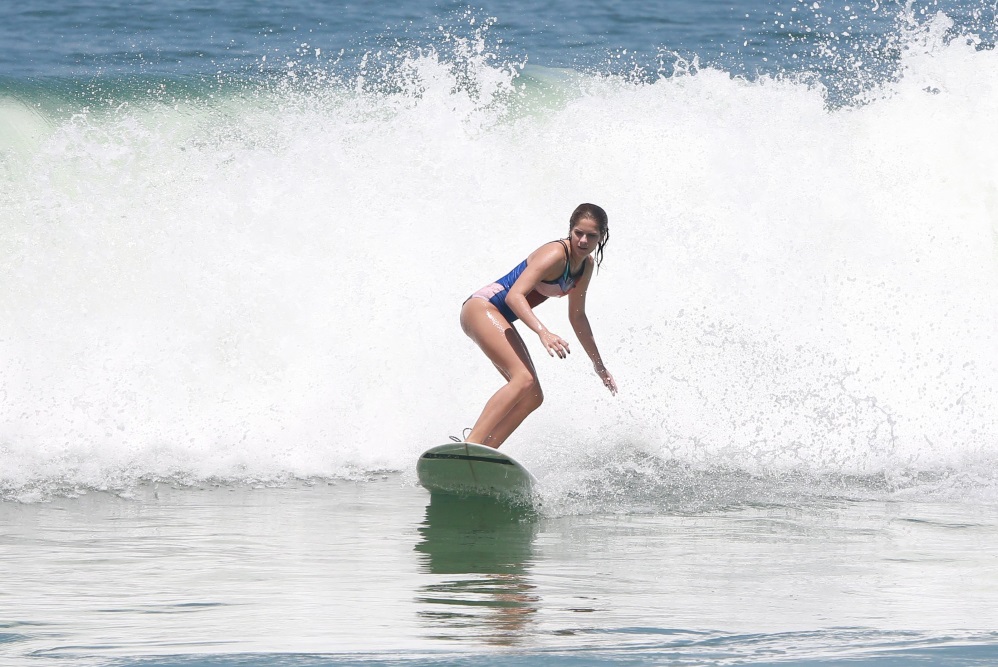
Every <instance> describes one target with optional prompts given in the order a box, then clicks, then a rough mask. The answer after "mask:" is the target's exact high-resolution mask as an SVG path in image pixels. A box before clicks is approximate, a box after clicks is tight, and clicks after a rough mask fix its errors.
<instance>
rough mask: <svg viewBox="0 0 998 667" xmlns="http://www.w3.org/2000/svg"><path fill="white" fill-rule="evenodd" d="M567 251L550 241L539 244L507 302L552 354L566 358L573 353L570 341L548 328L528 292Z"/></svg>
mask: <svg viewBox="0 0 998 667" xmlns="http://www.w3.org/2000/svg"><path fill="white" fill-rule="evenodd" d="M564 257H565V254H564V252H563V251H560V250H559V249H558V247H557V246H554V245H549V246H544V247H541V248H539V249H538V250H537V251H535V252H534V253H532V254H531V255H530V258H529V260H528V262H527V268H525V269H524V270H523V273H521V274H520V277H519V278H517V279H516V282H515V283H513V286H512V287H510V288H509V293H508V294H507V295H506V305H507V306H509V307H510V310H512V311H513V313H514V314H515V315H516V316H517V317H518V318H520V321H522V322H523V323H524V324H525V325H526V326H527V327H529V328H530V330H531V331H533V332H534V333H535V334H537V335H538V337H540V339H541V344H542V345H543V346H544V349H545V350H547V351H548V354H549V355H551V356H552V357H554V356H557V357H559V358H561V359H564V358H565V357H566V356H568V354H569V353H570V350H569V349H568V341H566V340H565V339H564V338H562V337H561V336H559V335H558V334H555V333H552V332H551V331H548V329H547V327H545V326H544V324H542V323H541V321H540V320H539V319H537V315H535V314H534V310H533V308H531V307H530V304H529V303H528V302H527V294H529V293H530V292H531V291H533V289H534V287H536V286H537V283H539V282H540V281H541V280H543V279H544V275H545V274H546V273H548V272H550V271H551V269H552V268H554V267H555V266H558V265H560V264H561V262H562V261H564Z"/></svg>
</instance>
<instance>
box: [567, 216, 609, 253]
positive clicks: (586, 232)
mask: <svg viewBox="0 0 998 667" xmlns="http://www.w3.org/2000/svg"><path fill="white" fill-rule="evenodd" d="M602 236H603V235H602V234H600V231H599V223H597V222H596V221H595V220H593V219H592V218H583V219H582V220H579V221H578V222H577V223H575V226H574V227H572V231H571V232H570V233H569V235H568V240H569V242H570V243H571V244H572V249H573V250H574V251H576V253H578V254H579V255H582V256H583V257H585V256H586V255H588V254H589V253H591V252H592V251H593V250H596V248H597V246H599V242H600V238H602Z"/></svg>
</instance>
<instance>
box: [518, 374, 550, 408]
mask: <svg viewBox="0 0 998 667" xmlns="http://www.w3.org/2000/svg"><path fill="white" fill-rule="evenodd" d="M510 384H512V385H513V386H514V387H516V392H517V394H518V395H519V401H523V402H525V403H526V404H527V405H530V406H532V407H531V409H534V410H536V409H537V408H539V407H540V406H541V403H543V402H544V391H543V390H542V389H541V383H540V382H538V381H537V377H536V376H535V375H532V374H528V373H523V374H520V375H517V376H515V377H513V378H511V379H510Z"/></svg>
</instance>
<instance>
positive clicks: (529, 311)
mask: <svg viewBox="0 0 998 667" xmlns="http://www.w3.org/2000/svg"><path fill="white" fill-rule="evenodd" d="M608 238H609V228H608V223H607V217H606V211H604V210H603V209H602V208H600V207H599V206H596V205H595V204H580V205H579V206H578V208H576V209H575V211H573V212H572V217H571V219H570V222H569V229H568V238H565V239H559V240H557V241H551V242H550V243H545V244H544V245H542V246H541V247H540V248H538V249H537V250H535V251H533V252H532V253H530V255H528V256H527V258H526V259H525V260H523V261H522V262H520V264H519V265H518V266H517V267H516V268H514V269H513V270H512V271H510V272H509V273H507V274H506V275H505V276H503V277H502V278H500V279H499V280H497V281H496V282H494V283H491V284H489V285H486V286H485V287H483V288H482V289H480V290H478V291H477V292H475V293H474V294H472V295H471V296H470V297H468V299H467V300H466V301H465V302H464V305H462V306H461V328H462V329H464V332H465V333H466V334H468V337H469V338H471V340H473V341H475V343H476V344H477V345H478V347H480V348H481V349H482V351H483V352H484V353H485V356H487V357H488V358H489V360H490V361H491V362H492V363H493V364H494V365H495V367H496V368H497V369H498V370H499V372H500V373H502V376H503V377H504V378H506V384H505V385H504V386H503V387H502V388H501V389H499V391H497V392H496V393H495V394H493V396H492V398H490V399H489V400H488V402H487V403H486V404H485V408H484V409H483V410H482V414H481V416H479V417H478V421H476V422H475V425H474V426H473V427H472V429H471V433H469V434H468V436H467V438H466V440H467V442H473V443H476V444H481V445H487V446H489V447H495V448H498V447H499V445H501V444H502V443H503V442H505V440H506V438H508V437H509V435H510V434H511V433H512V432H513V431H515V430H516V428H517V427H518V426H519V425H520V424H521V423H522V422H523V420H524V419H526V418H527V415H529V414H530V413H531V412H533V411H534V410H536V409H537V408H538V407H540V405H541V403H542V402H543V400H544V394H543V393H542V392H541V385H540V382H539V381H538V380H537V372H536V371H535V370H534V363H533V361H532V360H531V358H530V353H529V352H528V351H527V347H526V345H524V343H523V339H522V338H520V334H519V332H518V331H517V330H516V328H515V327H514V326H513V322H514V321H516V320H518V319H519V320H522V321H523V323H524V324H525V325H527V327H529V328H530V330H531V331H533V332H534V333H536V334H537V335H538V336H539V337H540V339H541V344H542V345H543V346H544V349H545V350H547V352H548V354H549V355H551V356H552V357H554V356H557V357H558V358H560V359H564V358H566V357H567V356H568V354H569V348H568V342H567V341H566V340H565V339H563V338H562V337H561V336H559V335H557V334H555V333H553V332H551V331H549V330H548V329H547V328H546V327H545V326H544V325H543V324H541V321H540V320H539V319H537V316H536V315H535V314H534V310H533V309H534V307H535V306H537V305H538V304H540V303H542V302H544V301H546V300H547V299H548V298H549V297H561V296H565V295H566V294H567V295H568V320H569V322H570V323H571V325H572V329H574V330H575V335H576V336H577V337H578V339H579V342H580V343H581V344H582V349H584V350H585V351H586V354H588V355H589V358H590V360H592V362H593V369H594V370H595V371H596V374H597V375H598V376H599V377H600V379H601V380H602V381H603V384H604V385H605V386H606V388H607V389H609V390H610V393H611V394H616V393H617V384H616V383H615V382H614V380H613V376H612V375H610V372H609V371H608V370H607V369H606V367H605V366H604V365H603V360H602V358H601V357H600V353H599V350H598V349H597V347H596V341H595V339H594V338H593V331H592V328H591V327H590V326H589V318H588V317H586V289H588V287H589V281H590V280H591V279H592V276H593V271H594V269H596V268H598V267H599V265H600V263H602V261H603V248H604V246H606V242H607V240H608ZM594 253H595V255H596V257H595V259H594V258H593V254H594Z"/></svg>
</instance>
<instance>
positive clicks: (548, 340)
mask: <svg viewBox="0 0 998 667" xmlns="http://www.w3.org/2000/svg"><path fill="white" fill-rule="evenodd" d="M538 335H539V336H540V338H541V345H543V346H544V349H545V350H547V351H548V354H550V355H551V356H552V357H553V356H555V355H558V357H559V358H560V359H564V358H565V357H567V356H568V355H569V354H570V353H571V351H570V350H569V349H568V341H566V340H565V339H564V338H562V337H561V336H559V335H557V334H553V333H551V332H550V331H548V330H547V329H545V330H544V331H542V332H540V333H539V334H538Z"/></svg>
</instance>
